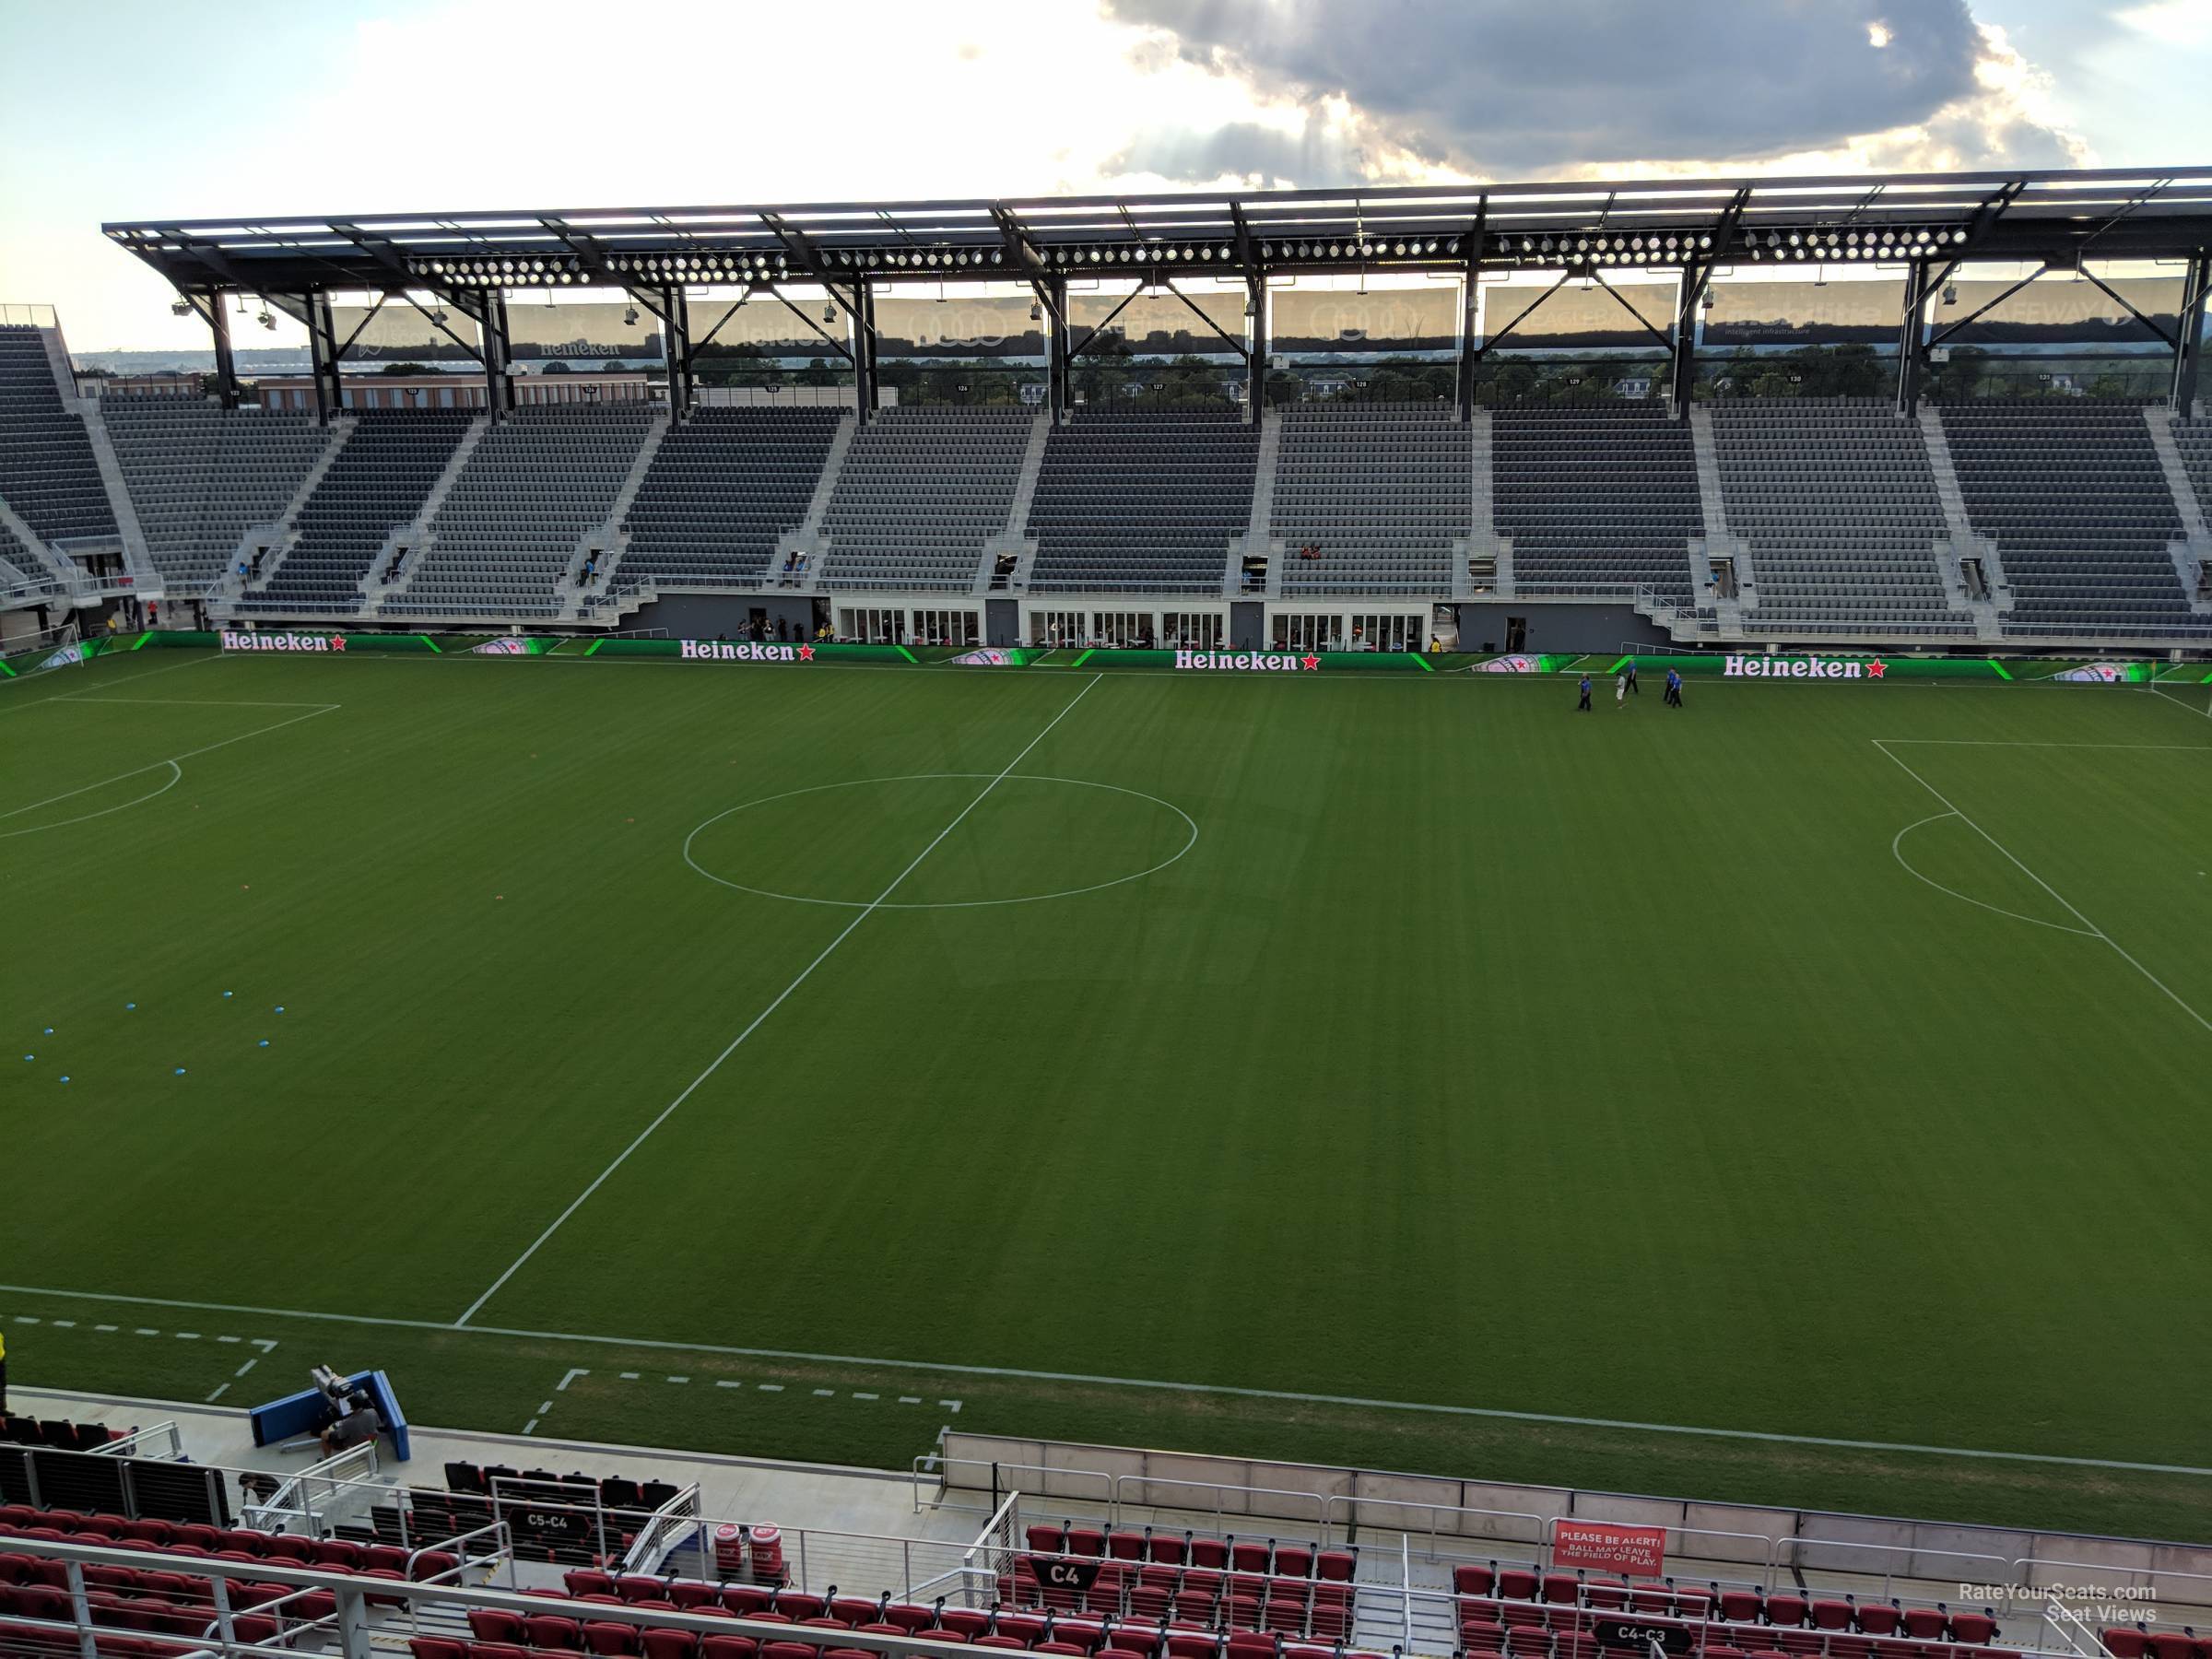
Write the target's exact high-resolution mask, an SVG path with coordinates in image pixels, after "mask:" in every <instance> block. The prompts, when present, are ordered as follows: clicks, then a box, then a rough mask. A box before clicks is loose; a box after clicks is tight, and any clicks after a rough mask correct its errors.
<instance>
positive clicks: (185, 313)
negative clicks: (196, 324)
mask: <svg viewBox="0 0 2212 1659" xmlns="http://www.w3.org/2000/svg"><path fill="white" fill-rule="evenodd" d="M169 314H170V315H171V316H172V317H189V316H191V315H192V301H191V300H187V299H185V298H184V296H183V295H182V294H179V295H178V296H177V297H176V298H175V299H174V300H171V301H170V302H169Z"/></svg>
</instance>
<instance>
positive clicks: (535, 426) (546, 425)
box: [372, 403, 656, 621]
mask: <svg viewBox="0 0 2212 1659" xmlns="http://www.w3.org/2000/svg"><path fill="white" fill-rule="evenodd" d="M655 422H656V413H655V410H654V409H653V406H652V405H650V404H645V403H637V404H619V403H615V404H601V405H555V406H546V407H543V408H524V409H518V410H516V411H514V412H513V413H512V415H510V416H509V417H508V418H506V419H504V420H502V421H500V423H499V424H498V425H497V426H493V427H489V428H488V429H478V430H477V432H476V433H475V434H474V442H473V444H471V443H468V442H464V443H463V444H462V445H461V446H460V447H459V448H458V449H456V450H455V452H454V456H453V463H452V464H451V465H449V466H448V469H447V474H446V477H444V478H443V479H441V483H440V485H439V487H438V488H434V489H433V490H432V491H431V492H430V496H429V500H427V501H426V502H425V504H424V517H425V519H426V520H427V524H426V525H425V527H426V528H427V529H428V532H429V535H428V536H427V538H426V539H425V540H424V542H423V544H422V545H421V547H420V549H419V550H418V552H417V553H416V554H415V555H414V557H412V558H411V559H409V560H408V561H407V566H406V571H405V572H404V574H403V576H402V579H401V581H400V582H399V583H398V584H396V585H395V586H394V587H393V588H391V589H390V590H388V591H387V592H385V593H384V594H382V598H381V600H380V602H379V603H378V605H377V611H378V614H379V615H380V616H385V617H404V618H419V619H427V618H445V619H455V618H471V619H489V620H508V619H521V620H524V621H531V620H551V619H553V618H558V617H559V616H560V615H561V614H562V612H563V611H564V610H566V609H567V607H568V604H569V595H568V594H566V593H564V592H563V591H562V584H563V582H566V581H567V580H568V579H569V578H570V577H571V573H572V572H573V571H575V570H577V569H578V568H579V567H580V566H581V564H582V560H583V559H585V558H586V557H587V556H588V552H587V549H588V545H589V544H590V542H591V541H592V540H593V538H594V537H597V536H601V535H602V533H603V532H604V530H605V527H606V524H607V519H608V514H609V513H610V512H611V511H612V510H613V508H614V506H615V503H616V501H617V499H618V496H619V494H620V492H621V490H622V489H623V488H624V486H625V484H626V482H627V481H628V479H629V477H630V474H631V470H632V466H633V464H634V462H635V461H636V459H637V456H638V453H639V452H640V451H641V449H642V448H643V447H644V445H645V443H646V441H647V440H648V438H649V437H651V436H652V435H653V429H654V426H655ZM372 580H373V578H372Z"/></svg>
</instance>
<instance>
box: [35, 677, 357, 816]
mask: <svg viewBox="0 0 2212 1659" xmlns="http://www.w3.org/2000/svg"><path fill="white" fill-rule="evenodd" d="M293 706H302V705H293ZM307 707H308V712H306V713H304V714H295V715H293V716H292V717H291V718H290V719H289V720H279V721H278V722H277V723H276V724H274V725H265V726H255V727H254V728H253V730H252V731H250V732H241V733H240V734H239V735H237V736H235V737H226V738H224V739H223V740H222V741H221V742H220V743H206V744H202V745H201V746H200V747H198V748H195V749H186V750H185V751H184V752H183V753H182V754H181V755H171V756H169V757H168V758H167V759H161V760H149V761H147V763H146V764H145V765H144V766H134V767H133V768H131V770H130V771H123V772H117V773H116V774H115V775H114V776H113V777H112V778H102V779H100V782H97V783H86V784H82V785H80V786H78V787H77V788H76V789H65V790H64V791H62V793H61V794H57V795H48V796H47V797H46V798H45V799H44V800H42V801H33V802H31V804H30V805H29V806H13V807H10V808H9V809H8V810H7V811H6V812H0V818H16V817H18V816H19V815H20V814H22V813H26V812H36V811H37V810H38V809H39V808H40V807H41V806H53V804H54V803H55V802H56V801H66V800H68V799H70V798H71V797H72V796H74V795H80V794H87V793H88V792H89V791H91V790H95V789H105V788H106V787H107V786H108V785H109V784H111V783H120V782H123V781H124V779H125V778H135V777H136V776H137V775H138V774H139V773H140V772H149V771H154V770H155V769H156V768H158V767H163V766H174V765H176V764H177V762H178V761H180V760H189V759H192V758H193V757H194V755H207V754H212V753H214V752H215V751H216V750H217V749H219V748H229V747H230V746H231V745H232V744H234V743H243V742H244V741H245V740H246V739H247V738H249V737H260V736H264V735H266V734H268V733H270V732H281V731H282V730H284V728H285V727H286V726H288V725H298V724H300V722H301V721H303V720H312V719H314V718H315V716H316V715H318V714H327V713H329V712H331V711H332V710H333V709H339V708H343V707H345V705H344V704H343V703H315V704H312V705H308V706H307Z"/></svg>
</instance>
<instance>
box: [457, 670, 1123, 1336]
mask: <svg viewBox="0 0 2212 1659" xmlns="http://www.w3.org/2000/svg"><path fill="white" fill-rule="evenodd" d="M1104 678H1105V676H1104V675H1103V674H1094V675H1092V676H1091V677H1090V680H1089V682H1088V684H1086V685H1085V686H1084V688H1083V689H1082V690H1080V691H1078V692H1077V693H1076V694H1075V696H1073V697H1071V698H1069V699H1068V700H1067V701H1066V703H1065V704H1064V705H1063V706H1062V708H1061V710H1060V712H1059V713H1057V714H1055V715H1053V717H1052V719H1050V720H1048V721H1046V722H1045V724H1044V729H1043V730H1042V731H1041V732H1039V733H1038V734H1037V735H1036V736H1034V737H1032V738H1030V740H1029V742H1027V743H1025V744H1023V745H1022V746H1021V753H1019V754H1018V755H1016V756H1015V757H1014V759H1011V760H1009V761H1007V762H1006V765H1005V766H1004V767H1002V768H1001V769H1000V770H999V773H998V775H997V776H996V777H994V778H993V779H992V780H991V782H988V783H986V784H984V785H983V787H982V790H981V791H980V792H978V794H976V796H975V798H974V799H973V800H971V801H970V802H969V803H968V805H967V806H963V807H961V808H960V810H959V814H958V815H957V816H956V817H955V818H953V820H952V822H951V823H949V824H947V825H946V826H945V828H944V829H942V830H938V831H937V833H936V835H935V838H934V839H932V840H931V841H930V843H929V845H928V846H926V847H924V848H923V849H922V851H921V852H919V853H915V854H914V857H913V862H912V864H910V865H907V866H906V868H905V869H903V870H901V871H900V872H899V874H898V875H896V876H894V877H891V883H890V885H889V886H888V887H887V888H884V889H883V891H882V892H880V893H878V894H877V895H876V897H875V898H874V900H871V901H870V902H869V904H868V907H867V908H866V909H865V910H864V911H862V912H860V913H859V914H858V915H856V916H854V917H853V920H852V921H850V922H848V923H846V924H845V925H844V927H843V929H842V930H841V932H840V933H839V934H838V935H837V937H835V938H834V939H831V940H830V943H829V944H827V945H825V946H823V947H822V949H821V954H820V955H819V956H817V957H816V958H815V959H814V960H813V961H811V962H809V963H807V964H806V967H804V968H802V969H800V970H799V974H798V977H797V978H796V979H794V980H793V981H792V982H791V983H790V984H788V985H786V986H784V987H783V989H782V990H781V991H779V992H777V993H776V997H775V1000H774V1001H773V1002H771V1003H770V1004H769V1005H768V1006H767V1007H765V1008H763V1009H761V1010H760V1012H759V1013H758V1014H756V1015H754V1016H753V1018H752V1023H751V1024H749V1025H747V1027H746V1028H745V1030H742V1031H740V1032H738V1033H737V1035H736V1036H735V1037H733V1038H731V1039H730V1042H729V1046H728V1047H727V1048H725V1049H724V1050H723V1051H722V1053H719V1054H717V1055H715V1056H714V1058H713V1059H712V1060H711V1061H709V1062H708V1063H707V1068H706V1070H704V1071H702V1072H700V1074H699V1076H698V1077H694V1078H692V1079H691V1081H690V1082H688V1083H687V1084H686V1085H685V1086H684V1089H683V1092H682V1093H681V1094H679V1095H677V1097H676V1099H675V1100H671V1101H669V1102H668V1104H667V1105H665V1106H664V1107H662V1108H661V1113H660V1115H659V1116H658V1117H656V1118H654V1119H653V1122H652V1123H650V1124H646V1125H645V1127H644V1128H642V1129H641V1130H640V1131H639V1132H638V1136H637V1138H636V1139H635V1140H633V1141H631V1142H630V1143H629V1146H627V1147H623V1148H622V1150H621V1151H620V1152H618V1154H616V1156H615V1161H614V1162H612V1163H610V1164H608V1165H607V1166H606V1169H604V1170H602V1171H599V1173H598V1174H597V1175H595V1176H594V1177H593V1179H592V1183H591V1185H589V1186H587V1187H585V1188H584V1189H583V1191H582V1192H581V1193H579V1194H576V1196H575V1197H574V1198H573V1199H572V1200H571V1201H570V1204H569V1207H568V1208H566V1209H564V1210H562V1211H561V1212H560V1214H559V1215H558V1216H556V1217H554V1218H553V1222H552V1225H551V1226H549V1227H547V1229H546V1230H545V1231H544V1232H542V1233H539V1234H538V1235H537V1237H536V1239H535V1240H534V1241H532V1242H531V1245H530V1248H529V1249H527V1250H525V1251H524V1252H523V1253H522V1254H521V1255H519V1256H517V1257H515V1258H514V1260H513V1261H512V1263H510V1264H509V1265H508V1267H507V1271H506V1272H504V1273H502V1274H500V1277H498V1278H496V1279H494V1280H492V1281H491V1284H490V1285H489V1286H488V1288H486V1289H485V1291H484V1294H483V1295H481V1296H479V1297H477V1300H475V1301H473V1302H471V1303H469V1304H468V1307H467V1310H466V1311H465V1312H463V1313H462V1315H461V1317H460V1318H458V1319H456V1320H454V1321H453V1324H454V1326H455V1327H456V1328H458V1327H460V1326H462V1325H465V1324H468V1322H469V1321H470V1320H471V1319H472V1318H474V1317H475V1316H476V1313H477V1310H478V1309H480V1308H482V1307H483V1306H484V1304H485V1303H486V1302H488V1301H489V1300H491V1299H492V1298H493V1297H494V1296H496V1295H498V1294H499V1292H500V1287H501V1286H503V1285H505V1284H506V1282H507V1281H508V1280H509V1279H511V1278H512V1277H514V1276H515V1273H516V1272H517V1270H519V1269H520V1268H521V1267H522V1265H523V1264H524V1263H525V1262H527V1261H528V1260H529V1259H530V1258H531V1257H532V1256H534V1255H535V1254H536V1253H538V1249H539V1247H540V1246H541V1245H543V1244H544V1243H545V1241H547V1239H550V1238H551V1237H552V1236H553V1235H554V1234H555V1233H557V1232H559V1230H561V1227H562V1225H563V1224H564V1223H565V1222H566V1221H567V1220H568V1218H570V1217H571V1216H572V1215H574V1214H575V1213H576V1212H577V1211H578V1210H580V1209H582V1207H583V1205H584V1201H585V1200H586V1199H588V1198H590V1197H591V1195H592V1194H594V1193H595V1192H597V1191H598V1190H599V1189H600V1187H602V1186H603V1185H605V1184H606V1180H607V1177H609V1176H610V1175H612V1174H613V1173H614V1172H615V1171H617V1170H618V1169H620V1168H621V1167H622V1166H623V1165H624V1164H625V1163H627V1162H628V1161H629V1155H630V1154H631V1153H633V1152H635V1151H636V1150H637V1149H638V1148H639V1147H641V1146H643V1145H644V1144H645V1143H646V1141H647V1140H649V1139H651V1138H652V1135H653V1131H654V1130H656V1129H658V1128H659V1127H660V1126H661V1125H662V1124H665V1123H666V1122H667V1121H668V1120H669V1118H671V1117H672V1116H674V1115H675V1113H676V1110H677V1107H679V1106H681V1105H682V1104H683V1103H684V1102H685V1101H686V1100H689V1099H690V1098H691V1096H692V1095H693V1093H695V1092H696V1091H697V1090H698V1088H699V1087H700V1084H702V1083H704V1082H705V1081H706V1080H707V1079H708V1078H709V1077H712V1076H713V1075H714V1074H715V1073H716V1072H718V1071H720V1070H721V1069H722V1063H723V1062H724V1061H725V1060H727V1059H728V1058H729V1057H730V1056H731V1055H732V1054H734V1053H736V1052H737V1051H738V1049H739V1048H740V1047H742V1046H743V1045H744V1042H745V1041H746V1039H747V1038H748V1037H750V1036H751V1035H752V1034H753V1033H754V1032H755V1031H757V1030H759V1029H760V1027H761V1025H762V1023H763V1022H765V1021H766V1020H767V1018H768V1017H769V1016H770V1015H771V1014H773V1013H774V1012H775V1011H776V1010H777V1009H778V1008H780V1007H782V1006H783V1004H784V1003H785V1001H786V1000H788V999H789V997H790V995H791V994H792V993H793V992H794V991H796V990H797V989H798V988H799V987H800V986H801V985H803V984H805V983H806V981H807V980H808V978H809V977H811V976H812V974H813V972H814V971H815V970H816V969H817V968H819V967H820V966H821V965H822V964H823V963H824V962H826V961H828V960H829V959H830V953H831V952H832V951H834V950H836V948H837V947H839V946H840V945H842V944H843V943H844V942H845V941H846V940H847V939H849V938H851V937H852V936H853V931H854V930H855V929H857V928H858V927H859V926H860V924H862V923H863V922H865V921H866V920H867V919H868V918H869V917H870V916H872V915H874V914H875V913H876V912H877V911H878V910H879V909H881V908H882V906H883V902H884V900H887V899H888V898H889V897H890V896H891V895H892V894H893V893H895V892H897V891H898V890H899V887H900V883H901V882H903V881H904V880H905V879H906V878H907V877H909V876H912V874H913V873H914V872H915V871H916V870H918V869H920V868H921V867H922V861H923V860H924V859H925V858H927V857H928V856H929V855H930V854H931V853H935V851H936V850H937V848H938V847H939V846H941V845H942V844H943V843H944V841H945V838H946V837H947V836H948V835H950V834H951V833H952V832H953V831H954V830H958V829H959V827H960V826H961V824H963V823H965V822H966V821H967V818H968V815H969V814H970V813H971V812H973V811H974V810H975V809H976V808H977V807H978V806H982V804H983V802H984V800H985V799H987V798H988V797H989V795H990V794H991V792H992V791H993V790H994V789H996V788H997V787H998V786H999V785H1000V784H1001V783H1004V782H1006V776H1007V774H1008V773H1010V772H1011V771H1013V770H1014V769H1015V768H1016V767H1018V766H1019V765H1020V764H1021V763H1022V762H1023V761H1024V760H1026V759H1029V758H1030V750H1031V749H1033V748H1035V747H1037V746H1038V745H1039V744H1041V743H1042V742H1043V741H1044V740H1045V738H1046V737H1048V736H1050V735H1052V731H1053V727H1054V726H1056V725H1058V724H1060V723H1061V722H1062V721H1064V720H1065V719H1066V718H1067V717H1068V715H1069V714H1070V713H1071V712H1074V709H1075V706H1076V705H1077V703H1079V702H1081V701H1082V700H1084V699H1085V698H1086V697H1088V696H1089V695H1090V693H1091V690H1092V688H1095V687H1096V686H1097V685H1098V683H1099V682H1100V680H1102V679H1104Z"/></svg>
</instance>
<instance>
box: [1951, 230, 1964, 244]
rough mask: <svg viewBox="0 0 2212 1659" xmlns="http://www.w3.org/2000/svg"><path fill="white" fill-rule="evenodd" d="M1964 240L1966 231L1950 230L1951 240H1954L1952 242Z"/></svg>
mask: <svg viewBox="0 0 2212 1659" xmlns="http://www.w3.org/2000/svg"><path fill="white" fill-rule="evenodd" d="M1965 240H1966V232H1965V231H1964V230H1954V231H1952V232H1951V241H1954V242H1962V241H1965Z"/></svg>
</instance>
